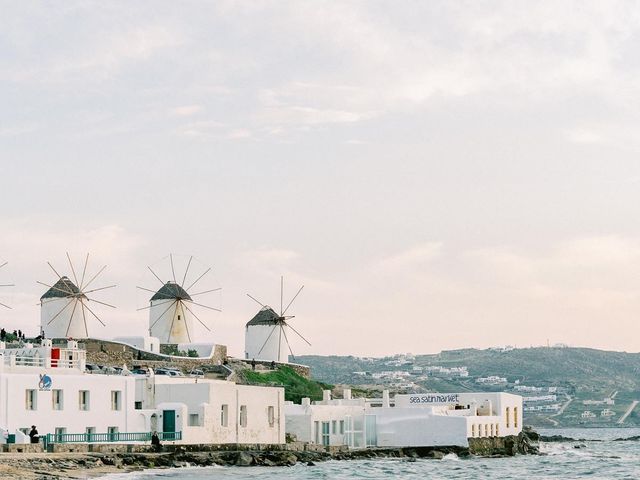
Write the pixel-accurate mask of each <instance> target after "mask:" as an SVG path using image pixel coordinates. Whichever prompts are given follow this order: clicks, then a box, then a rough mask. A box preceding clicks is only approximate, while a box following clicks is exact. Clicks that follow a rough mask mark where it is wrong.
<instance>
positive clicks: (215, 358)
mask: <svg viewBox="0 0 640 480" xmlns="http://www.w3.org/2000/svg"><path fill="white" fill-rule="evenodd" d="M80 348H84V349H85V350H86V351H87V363H93V364H96V365H106V366H112V367H122V366H123V365H127V367H129V368H132V367H133V366H150V367H152V368H159V367H176V368H181V369H183V370H186V371H189V370H191V369H194V368H200V369H204V367H207V366H212V367H213V366H217V365H220V364H222V363H223V362H224V361H225V359H226V358H227V347H226V345H215V346H214V351H213V355H212V357H211V358H205V359H202V358H185V357H170V358H168V357H166V356H164V355H157V354H154V353H150V352H145V351H142V350H138V349H137V348H134V347H132V346H129V345H124V344H122V343H117V342H110V341H107V340H96V339H92V338H89V339H85V340H83V341H82V343H81V344H80Z"/></svg>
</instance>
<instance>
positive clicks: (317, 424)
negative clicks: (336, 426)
mask: <svg viewBox="0 0 640 480" xmlns="http://www.w3.org/2000/svg"><path fill="white" fill-rule="evenodd" d="M313 439H314V442H315V443H320V422H313Z"/></svg>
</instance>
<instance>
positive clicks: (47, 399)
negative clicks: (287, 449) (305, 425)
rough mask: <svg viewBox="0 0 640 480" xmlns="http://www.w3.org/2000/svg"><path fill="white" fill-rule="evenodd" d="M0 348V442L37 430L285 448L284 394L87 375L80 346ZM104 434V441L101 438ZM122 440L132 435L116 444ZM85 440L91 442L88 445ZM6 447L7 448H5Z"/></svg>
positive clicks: (212, 383) (216, 383)
mask: <svg viewBox="0 0 640 480" xmlns="http://www.w3.org/2000/svg"><path fill="white" fill-rule="evenodd" d="M1 347H2V348H0V391H1V392H2V394H0V433H3V434H5V435H0V439H5V440H6V438H11V437H10V436H13V435H15V440H16V442H26V441H28V438H27V437H26V435H25V433H26V432H28V431H29V429H30V427H31V425H36V426H37V428H38V431H39V433H40V434H41V435H45V434H57V438H58V439H65V438H66V437H64V436H63V434H91V435H93V437H92V438H93V439H94V441H95V439H99V440H100V439H101V440H102V441H119V440H123V441H131V439H132V438H134V439H135V438H138V437H135V436H133V437H132V436H131V435H130V434H148V433H149V432H152V431H155V430H157V431H158V432H160V433H161V434H162V435H163V436H164V437H165V438H166V439H170V440H172V439H175V440H176V441H178V442H182V443H213V444H221V443H251V444H278V443H284V440H285V422H284V415H283V408H284V390H283V389H282V388H279V387H254V386H247V385H236V384H235V383H233V382H227V381H222V380H208V379H196V378H186V377H177V378H175V377H169V376H164V375H163V376H160V375H157V376H156V375H153V374H151V375H149V376H133V375H99V374H89V373H85V363H86V360H85V358H86V357H85V355H86V352H85V351H84V350H79V349H78V348H77V344H76V342H73V341H71V342H69V344H68V345H67V348H56V347H53V346H51V343H50V342H47V343H46V346H43V347H37V348H36V347H29V346H27V347H26V348H23V349H4V346H1ZM101 434H102V435H101ZM119 434H129V435H128V437H127V435H122V436H119ZM85 438H86V437H85ZM0 441H2V440H0Z"/></svg>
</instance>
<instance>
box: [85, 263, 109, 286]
mask: <svg viewBox="0 0 640 480" xmlns="http://www.w3.org/2000/svg"><path fill="white" fill-rule="evenodd" d="M105 268H107V266H106V265H105V266H104V267H102V268H101V269H100V270H98V273H96V274H95V275H94V276H93V277H91V280H89V281H88V282H87V284H86V285H85V286H84V288H87V287H88V286H89V285H91V282H93V281H94V280H95V279H96V278H98V275H100V274H101V273H102V272H104V269H105Z"/></svg>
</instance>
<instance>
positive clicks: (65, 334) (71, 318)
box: [64, 299, 82, 337]
mask: <svg viewBox="0 0 640 480" xmlns="http://www.w3.org/2000/svg"><path fill="white" fill-rule="evenodd" d="M80 301H82V300H80ZM77 307H78V299H76V301H75V303H74V304H73V310H71V317H69V325H67V331H66V332H65V333H64V336H65V337H68V336H69V329H70V328H71V322H73V314H74V313H76V308H77Z"/></svg>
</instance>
